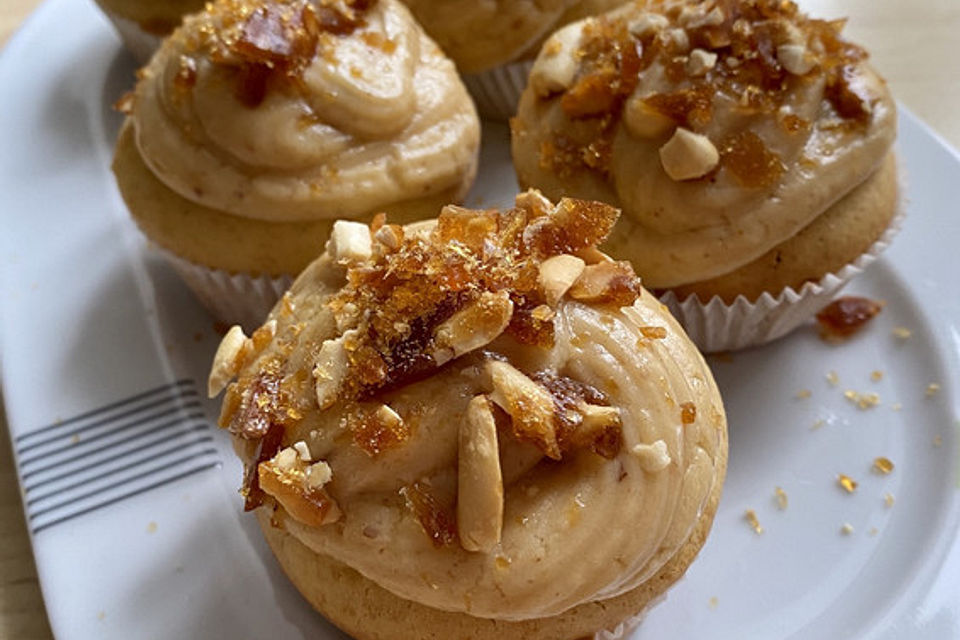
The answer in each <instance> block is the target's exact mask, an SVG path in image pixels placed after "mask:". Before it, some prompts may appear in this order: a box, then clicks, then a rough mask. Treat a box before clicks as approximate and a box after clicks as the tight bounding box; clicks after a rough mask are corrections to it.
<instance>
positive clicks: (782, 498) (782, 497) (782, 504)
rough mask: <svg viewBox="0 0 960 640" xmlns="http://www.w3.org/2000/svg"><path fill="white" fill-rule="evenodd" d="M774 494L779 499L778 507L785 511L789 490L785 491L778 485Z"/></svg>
mask: <svg viewBox="0 0 960 640" xmlns="http://www.w3.org/2000/svg"><path fill="white" fill-rule="evenodd" d="M774 496H776V499H777V508H778V509H780V511H784V510H786V508H787V492H786V491H784V490H783V489H782V488H781V487H777V488H776V489H775V490H774Z"/></svg>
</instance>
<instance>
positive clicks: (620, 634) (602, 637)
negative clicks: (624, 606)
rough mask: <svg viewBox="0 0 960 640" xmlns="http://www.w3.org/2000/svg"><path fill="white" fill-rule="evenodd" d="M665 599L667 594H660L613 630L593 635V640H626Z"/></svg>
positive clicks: (605, 630)
mask: <svg viewBox="0 0 960 640" xmlns="http://www.w3.org/2000/svg"><path fill="white" fill-rule="evenodd" d="M666 599H667V594H666V593H662V594H660V595H659V596H657V597H656V598H653V599H652V600H651V601H650V602H648V603H647V606H645V607H644V608H643V610H642V611H640V612H639V613H636V614H634V615H632V616H630V617H629V618H627V619H626V620H624V621H623V622H621V623H620V624H618V625H617V626H616V627H614V628H613V629H604V630H602V631H597V632H596V633H594V634H593V640H626V638H627V637H628V636H629V635H630V634H631V633H633V632H634V630H636V629H637V627H639V626H640V623H641V622H643V619H644V618H645V617H646V615H647V613H648V612H649V611H650V609H652V608H653V607H655V606H656V605H658V604H660V603H661V602H663V601H664V600H666Z"/></svg>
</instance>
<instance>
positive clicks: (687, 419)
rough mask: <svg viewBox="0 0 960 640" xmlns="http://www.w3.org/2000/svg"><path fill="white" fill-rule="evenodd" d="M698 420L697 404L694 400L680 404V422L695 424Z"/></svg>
mask: <svg viewBox="0 0 960 640" xmlns="http://www.w3.org/2000/svg"><path fill="white" fill-rule="evenodd" d="M696 420H697V405H695V404H693V403H692V402H684V403H683V404H681V405H680V422H682V423H683V424H693V423H694V422H696Z"/></svg>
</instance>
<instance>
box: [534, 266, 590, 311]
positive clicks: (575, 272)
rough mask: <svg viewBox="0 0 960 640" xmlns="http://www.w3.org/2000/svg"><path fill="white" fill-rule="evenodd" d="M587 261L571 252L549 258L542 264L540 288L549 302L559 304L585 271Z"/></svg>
mask: <svg viewBox="0 0 960 640" xmlns="http://www.w3.org/2000/svg"><path fill="white" fill-rule="evenodd" d="M585 267H586V263H585V262H584V261H583V260H582V259H580V258H578V257H576V256H571V255H569V254H563V255H559V256H553V257H552V258H547V259H546V260H544V261H543V262H542V263H541V264H540V275H539V276H538V280H539V284H540V288H541V289H543V293H544V295H545V296H546V298H547V304H548V305H550V306H551V307H555V306H557V303H558V302H560V300H561V298H563V296H564V294H565V293H566V292H567V290H568V289H569V288H570V287H571V286H573V283H574V282H576V281H577V278H579V277H580V275H581V274H582V273H583V270H584V268H585Z"/></svg>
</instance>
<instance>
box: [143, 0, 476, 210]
mask: <svg viewBox="0 0 960 640" xmlns="http://www.w3.org/2000/svg"><path fill="white" fill-rule="evenodd" d="M132 115H133V120H134V123H135V124H136V143H137V147H138V149H139V151H140V153H141V155H142V156H143V159H144V161H145V162H146V163H147V165H148V166H149V168H150V169H151V171H152V172H153V173H154V174H155V175H156V176H157V177H158V178H159V179H160V180H162V181H163V182H164V183H165V184H166V185H167V186H168V187H170V188H171V189H173V190H174V191H176V192H177V193H179V194H180V195H182V196H183V197H185V198H187V199H189V200H192V201H194V202H196V203H199V204H201V205H204V206H207V207H210V208H213V209H216V210H220V211H224V212H228V213H231V214H235V215H238V216H244V217H249V218H256V219H264V220H270V221H307V220H315V219H322V218H334V217H340V216H358V215H362V214H367V213H372V212H374V211H376V210H379V209H381V208H389V205H391V204H396V203H400V202H405V201H409V200H415V199H417V198H422V197H424V196H431V195H436V194H439V193H444V192H446V191H448V190H450V191H452V192H453V193H455V197H460V196H462V195H463V194H464V192H465V191H466V189H467V188H468V187H469V184H470V182H471V181H472V178H473V175H474V173H475V167H476V155H477V149H478V145H479V123H478V120H477V116H476V113H475V110H474V108H473V105H472V102H471V101H470V99H469V97H468V96H467V94H466V91H465V89H464V87H463V85H462V83H461V82H460V80H459V78H458V77H457V76H456V71H455V69H454V66H453V64H452V63H451V62H450V61H449V60H448V59H447V58H446V57H445V56H444V55H443V54H442V52H441V51H440V50H439V49H438V48H437V46H436V45H435V44H434V43H433V42H432V41H431V40H430V39H429V38H428V37H427V36H426V35H425V34H424V33H423V31H422V30H421V29H420V27H419V26H418V25H417V24H416V22H415V21H414V20H413V18H412V17H411V16H410V14H409V12H408V11H407V9H406V8H405V7H404V6H403V5H401V4H400V3H399V2H398V1H397V0H375V1H370V0H363V1H361V0H338V1H337V2H316V1H313V0H275V1H274V0H270V1H266V0H217V1H216V2H213V3H210V4H209V5H208V6H207V9H206V10H205V11H203V12H201V13H198V14H196V15H193V16H190V17H188V18H186V20H185V21H184V24H183V26H182V27H181V28H180V29H178V30H177V31H176V32H175V33H174V34H173V35H172V36H171V37H170V38H169V39H168V40H167V41H166V42H165V43H164V45H163V47H162V48H161V49H160V51H159V52H158V53H157V54H156V55H155V56H154V58H153V59H152V60H151V62H150V64H149V65H148V66H147V67H146V68H144V69H143V71H142V72H141V77H140V81H139V82H138V84H137V88H136V92H135V100H134V102H133V110H132Z"/></svg>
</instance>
